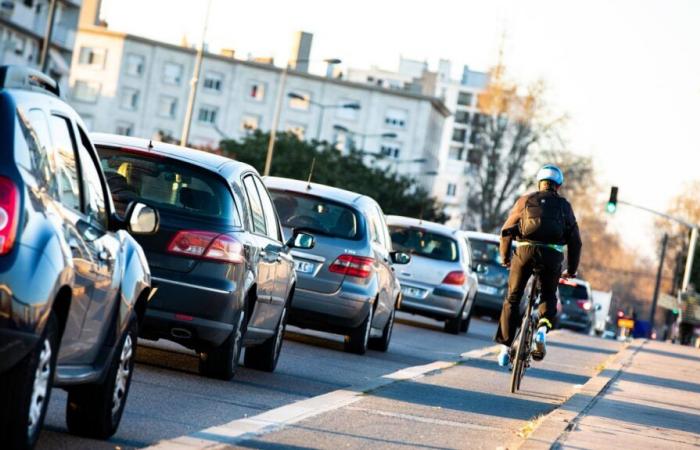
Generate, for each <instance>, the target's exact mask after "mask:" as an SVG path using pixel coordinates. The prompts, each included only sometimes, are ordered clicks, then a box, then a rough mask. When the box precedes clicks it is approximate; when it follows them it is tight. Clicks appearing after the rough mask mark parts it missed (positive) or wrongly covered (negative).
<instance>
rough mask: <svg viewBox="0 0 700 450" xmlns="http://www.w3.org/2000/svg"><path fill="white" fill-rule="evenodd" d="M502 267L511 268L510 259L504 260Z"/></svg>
mask: <svg viewBox="0 0 700 450" xmlns="http://www.w3.org/2000/svg"><path fill="white" fill-rule="evenodd" d="M501 266H502V267H505V268H506V269H510V261H503V262H502V263H501Z"/></svg>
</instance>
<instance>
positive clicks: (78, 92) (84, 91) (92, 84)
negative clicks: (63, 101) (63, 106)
mask: <svg viewBox="0 0 700 450" xmlns="http://www.w3.org/2000/svg"><path fill="white" fill-rule="evenodd" d="M101 88H102V86H101V85H100V83H98V82H97V81H87V80H76V81H75V85H74V86H73V98H75V99H76V100H78V101H81V102H85V103H96V102H97V98H98V97H99V95H100V89H101Z"/></svg>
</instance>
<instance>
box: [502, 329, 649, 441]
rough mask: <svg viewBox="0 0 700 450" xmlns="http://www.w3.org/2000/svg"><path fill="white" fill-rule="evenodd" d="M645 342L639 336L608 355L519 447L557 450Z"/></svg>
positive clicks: (544, 418)
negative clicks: (595, 371) (584, 381)
mask: <svg viewBox="0 0 700 450" xmlns="http://www.w3.org/2000/svg"><path fill="white" fill-rule="evenodd" d="M645 343H646V339H636V340H634V341H633V342H632V343H630V344H628V345H627V346H626V347H624V348H623V349H622V350H620V351H619V352H618V353H617V354H615V355H613V356H611V357H610V358H608V360H607V361H606V362H605V363H604V368H603V370H602V371H600V372H599V373H598V374H597V375H595V376H594V377H592V378H591V379H590V380H588V381H587V382H586V384H584V385H583V387H582V388H581V389H580V390H579V392H577V393H575V394H574V395H572V396H571V397H570V398H569V399H568V400H567V401H565V402H564V403H562V404H561V405H560V406H559V407H558V408H557V409H555V410H554V411H552V412H550V413H549V414H547V415H546V416H544V417H543V418H542V420H541V421H540V422H539V425H538V426H537V428H535V430H534V431H533V432H532V433H531V434H530V435H529V436H528V437H527V438H526V440H525V441H524V442H523V443H522V444H521V445H519V446H517V447H515V448H517V449H520V450H542V449H557V448H559V447H560V446H561V444H562V442H563V441H564V440H565V439H566V435H567V434H568V433H569V432H570V431H573V430H574V429H576V426H577V424H578V422H579V421H580V420H581V418H583V417H584V416H585V415H586V414H587V413H588V411H590V410H591V408H592V407H593V405H595V403H596V402H597V401H598V399H599V398H601V397H602V396H603V395H604V394H605V393H606V392H607V390H608V388H609V387H610V386H611V385H612V384H613V383H614V382H615V381H616V380H617V379H618V378H619V377H620V375H621V374H622V372H623V371H624V369H625V368H626V367H627V366H629V364H630V363H631V362H632V358H633V357H634V355H635V354H636V353H637V352H638V351H639V350H640V349H641V348H642V346H643V345H644V344H645Z"/></svg>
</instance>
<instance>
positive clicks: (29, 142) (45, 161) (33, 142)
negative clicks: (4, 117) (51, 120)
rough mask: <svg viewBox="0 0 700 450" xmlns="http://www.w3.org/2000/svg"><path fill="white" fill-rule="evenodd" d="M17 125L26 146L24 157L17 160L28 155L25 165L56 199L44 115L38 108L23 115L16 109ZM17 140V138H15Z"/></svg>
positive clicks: (54, 180) (53, 172)
mask: <svg viewBox="0 0 700 450" xmlns="http://www.w3.org/2000/svg"><path fill="white" fill-rule="evenodd" d="M17 116H18V119H19V120H18V121H17V122H18V126H19V128H20V129H21V133H17V135H18V136H20V135H22V136H24V140H25V142H26V148H25V149H20V148H16V150H23V153H26V155H25V157H24V158H22V157H19V158H17V160H18V161H21V160H22V159H25V160H26V158H27V157H28V158H29V159H28V161H26V163H25V167H26V168H27V169H29V170H31V172H32V174H33V175H34V177H35V178H36V180H37V182H38V184H39V186H40V187H42V188H45V189H46V191H47V192H48V194H49V195H50V196H52V197H54V198H56V199H58V198H59V197H58V186H57V184H56V177H55V176H54V174H55V173H56V170H55V169H54V164H53V159H52V158H51V157H50V153H51V150H50V149H51V137H50V135H49V124H48V120H47V118H46V115H45V114H44V112H43V111H41V110H40V109H32V110H31V111H29V113H28V114H27V115H26V116H25V115H24V114H22V113H21V112H19V111H18V113H17ZM17 142H19V139H18V140H17Z"/></svg>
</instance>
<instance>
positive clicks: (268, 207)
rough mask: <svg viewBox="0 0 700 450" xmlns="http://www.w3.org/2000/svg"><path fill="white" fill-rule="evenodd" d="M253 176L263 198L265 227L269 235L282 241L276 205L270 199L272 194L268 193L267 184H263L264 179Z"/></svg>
mask: <svg viewBox="0 0 700 450" xmlns="http://www.w3.org/2000/svg"><path fill="white" fill-rule="evenodd" d="M251 178H253V179H254V180H255V186H256V187H257V188H258V194H259V195H260V199H261V200H262V207H263V211H264V212H265V227H266V228H267V236H268V237H269V238H270V239H273V240H275V241H281V240H282V234H281V233H280V229H279V225H278V222H277V214H276V213H275V207H274V206H273V205H272V200H270V194H268V193H267V189H265V186H263V184H262V181H260V179H259V178H257V177H251Z"/></svg>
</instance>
